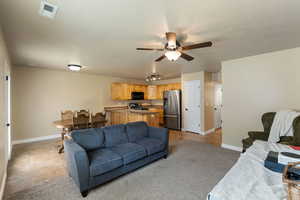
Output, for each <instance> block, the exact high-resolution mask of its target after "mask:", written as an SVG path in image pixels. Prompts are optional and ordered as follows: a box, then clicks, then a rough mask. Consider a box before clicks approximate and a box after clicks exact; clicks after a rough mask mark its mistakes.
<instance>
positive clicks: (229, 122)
mask: <svg viewBox="0 0 300 200" xmlns="http://www.w3.org/2000/svg"><path fill="white" fill-rule="evenodd" d="M299 75H300V48H294V49H288V50H283V51H277V52H272V53H266V54H261V55H257V56H251V57H246V58H241V59H236V60H230V61H226V62H223V63H222V76H223V77H222V79H223V110H222V119H223V131H222V132H223V143H224V144H227V145H232V146H237V147H241V146H242V143H241V140H242V139H243V138H245V137H247V132H248V131H258V130H263V127H262V124H261V116H262V114H263V113H265V112H270V111H278V110H280V109H287V108H290V109H298V110H299V109H300V92H299V90H300V89H299V88H300V78H299Z"/></svg>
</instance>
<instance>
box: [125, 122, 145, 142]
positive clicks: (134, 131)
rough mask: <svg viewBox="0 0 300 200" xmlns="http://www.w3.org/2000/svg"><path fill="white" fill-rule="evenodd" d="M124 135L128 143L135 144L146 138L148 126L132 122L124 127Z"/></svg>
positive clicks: (143, 123)
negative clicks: (126, 136)
mask: <svg viewBox="0 0 300 200" xmlns="http://www.w3.org/2000/svg"><path fill="white" fill-rule="evenodd" d="M126 133H127V135H128V139H129V142H135V141H137V140H139V139H141V138H143V137H147V136H148V125H147V124H146V122H132V123H128V124H127V125H126Z"/></svg>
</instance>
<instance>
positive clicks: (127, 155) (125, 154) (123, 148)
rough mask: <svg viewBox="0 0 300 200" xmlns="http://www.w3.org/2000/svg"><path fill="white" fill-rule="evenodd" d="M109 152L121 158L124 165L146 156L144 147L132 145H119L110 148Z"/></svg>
mask: <svg viewBox="0 0 300 200" xmlns="http://www.w3.org/2000/svg"><path fill="white" fill-rule="evenodd" d="M110 150H112V151H113V152H115V153H117V154H119V155H120V156H121V157H122V158H123V163H124V165H126V164H129V163H131V162H134V161H136V160H139V159H141V158H143V157H145V156H146V155H147V154H146V150H145V149H144V147H142V146H141V145H138V144H134V143H125V144H119V145H117V146H114V147H111V148H110Z"/></svg>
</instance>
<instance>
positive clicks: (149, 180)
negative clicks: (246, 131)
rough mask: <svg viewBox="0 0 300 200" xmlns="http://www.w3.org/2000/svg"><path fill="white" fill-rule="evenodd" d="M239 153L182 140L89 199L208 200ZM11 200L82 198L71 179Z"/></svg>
mask: <svg viewBox="0 0 300 200" xmlns="http://www.w3.org/2000/svg"><path fill="white" fill-rule="evenodd" d="M238 157H239V153H238V152H234V151H230V150H225V149H221V148H218V147H213V146H211V145H209V144H201V143H199V142H194V141H187V140H184V141H180V142H179V143H178V144H176V149H175V148H174V147H173V148H172V152H171V154H170V156H169V157H168V159H161V160H159V161H156V162H154V163H152V164H150V165H148V166H145V167H143V168H140V169H138V170H136V171H134V172H132V173H130V174H127V175H124V176H122V177H120V178H117V179H115V180H113V181H111V182H109V183H107V184H105V185H102V186H99V187H97V188H95V189H93V190H91V191H90V193H89V195H88V196H87V197H86V198H85V199H86V200H96V199H97V200H98V199H101V200H119V199H122V200H153V199H160V200H177V199H178V200H183V199H184V200H196V199H197V200H199V199H200V200H201V199H203V200H205V199H206V195H207V193H208V192H209V191H210V190H211V189H212V188H213V187H214V185H215V184H216V183H217V182H218V181H219V180H220V179H221V178H222V177H223V176H224V175H225V174H226V172H227V171H228V170H229V169H230V168H231V167H232V166H233V164H234V163H235V161H236V160H237V159H238ZM6 199H7V200H54V199H55V200H63V199H68V200H72V199H74V200H75V199H82V197H81V195H80V193H79V191H78V189H77V187H76V186H75V184H74V183H73V182H72V180H71V178H69V177H67V176H61V177H57V178H55V179H53V180H51V181H45V182H42V183H40V184H39V185H36V186H34V187H32V188H28V189H26V190H22V191H20V192H16V193H14V194H12V195H8V196H6Z"/></svg>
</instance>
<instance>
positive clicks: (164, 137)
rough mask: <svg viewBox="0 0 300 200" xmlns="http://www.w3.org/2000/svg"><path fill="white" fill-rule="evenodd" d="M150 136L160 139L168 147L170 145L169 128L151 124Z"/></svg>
mask: <svg viewBox="0 0 300 200" xmlns="http://www.w3.org/2000/svg"><path fill="white" fill-rule="evenodd" d="M149 137H150V138H155V139H159V140H160V141H162V142H163V143H164V144H165V145H166V148H168V146H169V130H168V129H166V128H157V127H152V126H149Z"/></svg>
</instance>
